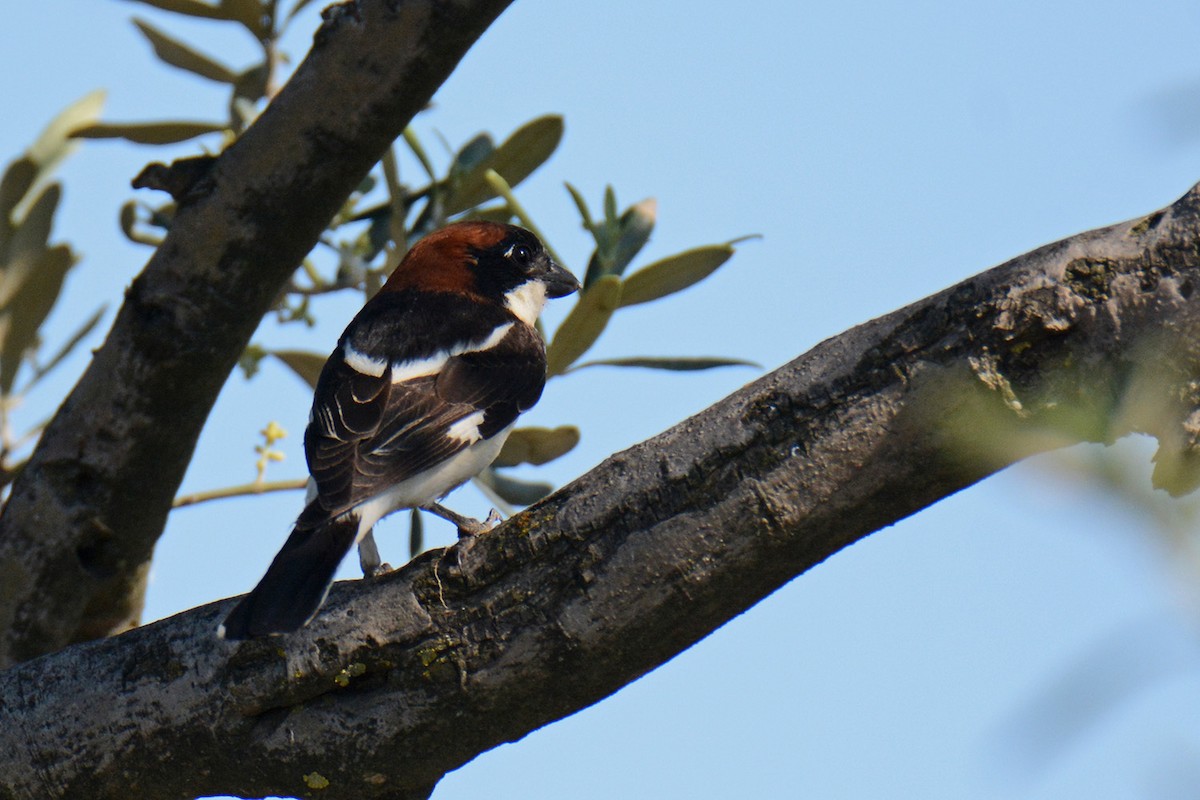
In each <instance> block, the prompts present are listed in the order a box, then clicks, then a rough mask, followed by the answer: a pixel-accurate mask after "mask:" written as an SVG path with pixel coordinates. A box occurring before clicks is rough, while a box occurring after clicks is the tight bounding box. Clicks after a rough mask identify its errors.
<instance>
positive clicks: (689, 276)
mask: <svg viewBox="0 0 1200 800" xmlns="http://www.w3.org/2000/svg"><path fill="white" fill-rule="evenodd" d="M733 253H734V249H733V245H732V244H713V245H707V246H705V247H697V248H694V249H692V250H685V251H684V252H682V253H677V254H675V255H673V256H668V257H667V258H664V259H662V260H660V261H655V262H654V263H653V264H647V265H646V266H645V267H642V268H641V269H640V270H638V271H637V272H635V273H633V274H632V275H630V276H629V277H628V278H626V279H625V284H624V286H623V287H622V290H621V307H622V308H624V307H626V306H632V305H637V304H638V303H649V302H650V301H651V300H657V299H659V298H660V297H666V296H667V295H669V294H674V293H675V292H678V291H681V290H683V289H686V288H688V287H689V286H691V285H692V284H694V283H698V282H699V281H702V280H704V279H705V278H707V277H708V276H709V275H711V274H712V273H713V272H715V271H716V270H717V268H718V267H720V266H721V265H722V264H724V263H725V262H726V261H728V260H729V258H730V256H732V255H733Z"/></svg>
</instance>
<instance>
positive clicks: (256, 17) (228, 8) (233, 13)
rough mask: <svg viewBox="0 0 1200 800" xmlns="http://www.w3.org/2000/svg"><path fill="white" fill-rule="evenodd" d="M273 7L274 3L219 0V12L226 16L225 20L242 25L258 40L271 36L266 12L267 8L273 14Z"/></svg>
mask: <svg viewBox="0 0 1200 800" xmlns="http://www.w3.org/2000/svg"><path fill="white" fill-rule="evenodd" d="M274 7H275V2H268V3H263V2H262V0H221V11H223V12H224V13H225V14H228V17H227V19H231V20H233V21H235V22H240V23H242V25H243V26H245V28H246V30H248V31H250V33H252V34H254V37H255V38H256V39H259V40H262V39H266V38H267V37H268V36H270V35H271V28H270V22H271V20H270V19H269V18H268V16H267V11H268V8H269V9H270V10H271V13H272V14H273V13H274Z"/></svg>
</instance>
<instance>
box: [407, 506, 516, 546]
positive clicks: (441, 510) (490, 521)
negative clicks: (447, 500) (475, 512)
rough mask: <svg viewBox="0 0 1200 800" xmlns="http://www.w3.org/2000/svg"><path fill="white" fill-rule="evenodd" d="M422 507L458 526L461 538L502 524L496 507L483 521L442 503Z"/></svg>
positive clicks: (475, 534) (476, 534)
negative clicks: (452, 509)
mask: <svg viewBox="0 0 1200 800" xmlns="http://www.w3.org/2000/svg"><path fill="white" fill-rule="evenodd" d="M421 508H422V509H423V510H425V511H428V512H429V513H430V514H437V515H438V516H439V517H441V518H442V519H444V520H446V521H447V522H450V523H453V524H454V525H455V526H456V527H457V528H458V538H460V539H462V538H464V537H467V536H478V535H479V534H481V533H487V532H488V531H490V530H491V529H492V528H494V527H496V526H497V525H499V524H500V512H499V511H497V510H496V509H494V508H493V509H492V513H490V514H488V518H487V519H485V520H484V521H483V522H480V521H479V520H477V519H472V518H471V517H466V516H463V515H462V514H459V513H458V512H457V511H451V510H450V509H448V508H446V507H445V506H444V505H442V504H441V503H427V504H425V505H423V506H421Z"/></svg>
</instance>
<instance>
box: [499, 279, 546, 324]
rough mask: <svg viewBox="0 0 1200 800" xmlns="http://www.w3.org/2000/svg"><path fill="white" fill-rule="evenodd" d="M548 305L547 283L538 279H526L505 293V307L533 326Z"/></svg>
mask: <svg viewBox="0 0 1200 800" xmlns="http://www.w3.org/2000/svg"><path fill="white" fill-rule="evenodd" d="M545 306H546V284H544V283H542V282H541V281H538V280H531V281H525V282H524V283H522V284H521V285H520V286H518V287H517V288H515V289H512V290H510V291H509V292H508V294H506V295H504V307H505V308H507V309H508V310H509V311H511V312H512V313H513V316H515V317H516V318H517V319H519V320H521V322H524V323H525V324H526V325H528V326H530V327H533V324H534V323H535V322H537V318H538V315H540V314H541V313H542V309H543V308H545Z"/></svg>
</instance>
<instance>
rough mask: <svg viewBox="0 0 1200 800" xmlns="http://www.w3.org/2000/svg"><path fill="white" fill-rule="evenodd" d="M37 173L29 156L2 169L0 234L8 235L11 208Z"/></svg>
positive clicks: (35, 165) (30, 184)
mask: <svg viewBox="0 0 1200 800" xmlns="http://www.w3.org/2000/svg"><path fill="white" fill-rule="evenodd" d="M37 175H38V168H37V164H35V163H34V162H33V160H32V159H31V158H29V156H25V157H23V158H18V159H17V160H16V161H13V162H12V163H11V164H9V165H8V168H7V169H6V170H4V177H3V178H0V236H7V235H8V227H9V223H10V221H11V220H12V212H13V209H14V208H16V207H17V204H18V203H20V202H21V199H22V198H24V197H25V193H26V192H28V191H29V187H31V186H33V182H34V180H36V179H37Z"/></svg>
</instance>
